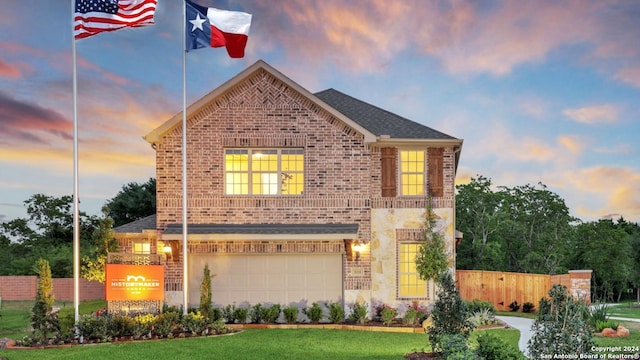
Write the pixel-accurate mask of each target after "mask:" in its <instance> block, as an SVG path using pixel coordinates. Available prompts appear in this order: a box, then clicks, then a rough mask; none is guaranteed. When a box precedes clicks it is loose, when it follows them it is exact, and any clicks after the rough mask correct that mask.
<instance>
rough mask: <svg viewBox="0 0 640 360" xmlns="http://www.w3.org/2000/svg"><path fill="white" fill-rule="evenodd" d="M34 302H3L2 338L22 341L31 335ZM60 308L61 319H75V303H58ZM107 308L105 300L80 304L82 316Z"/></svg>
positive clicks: (0, 318)
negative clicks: (67, 317) (66, 317)
mask: <svg viewBox="0 0 640 360" xmlns="http://www.w3.org/2000/svg"><path fill="white" fill-rule="evenodd" d="M33 304H34V302H33V301H6V300H5V301H3V302H2V309H0V338H5V337H6V338H10V339H22V338H23V337H24V336H27V335H30V334H31V309H32V308H33ZM54 306H58V307H60V313H59V317H60V318H63V317H65V316H70V317H71V319H73V316H74V310H75V309H74V307H73V303H69V302H56V303H55V304H54ZM106 306H107V302H106V301H104V300H94V301H86V302H82V303H80V306H79V308H78V310H79V311H80V314H90V313H92V312H94V311H96V310H99V309H102V308H104V307H106Z"/></svg>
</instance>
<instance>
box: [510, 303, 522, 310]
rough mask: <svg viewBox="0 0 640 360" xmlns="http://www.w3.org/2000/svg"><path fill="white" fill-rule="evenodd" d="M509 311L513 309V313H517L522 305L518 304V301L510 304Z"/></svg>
mask: <svg viewBox="0 0 640 360" xmlns="http://www.w3.org/2000/svg"><path fill="white" fill-rule="evenodd" d="M509 309H511V312H517V311H518V310H520V304H518V302H517V301H514V302H512V303H511V304H509Z"/></svg>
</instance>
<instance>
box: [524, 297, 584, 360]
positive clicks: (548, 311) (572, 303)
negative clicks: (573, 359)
mask: <svg viewBox="0 0 640 360" xmlns="http://www.w3.org/2000/svg"><path fill="white" fill-rule="evenodd" d="M549 297H550V299H549V300H547V299H544V298H543V299H542V300H540V306H539V310H538V317H537V319H536V321H535V322H534V323H533V327H532V329H533V331H534V334H533V337H532V338H531V339H530V340H529V344H528V345H529V355H530V356H531V357H532V358H533V359H540V358H542V356H543V355H547V354H592V353H593V350H591V349H592V347H593V345H594V342H593V338H592V337H591V331H590V329H589V325H588V324H587V321H586V320H585V317H584V315H583V314H584V313H585V308H584V307H585V305H584V303H583V302H579V301H576V300H574V299H573V297H571V296H569V294H568V293H567V288H566V287H565V286H562V285H557V284H556V285H553V287H552V288H551V290H549Z"/></svg>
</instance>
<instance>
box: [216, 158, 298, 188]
mask: <svg viewBox="0 0 640 360" xmlns="http://www.w3.org/2000/svg"><path fill="white" fill-rule="evenodd" d="M303 190H304V154H303V150H302V149H227V150H226V151H225V194H227V195H301V194H302V191H303Z"/></svg>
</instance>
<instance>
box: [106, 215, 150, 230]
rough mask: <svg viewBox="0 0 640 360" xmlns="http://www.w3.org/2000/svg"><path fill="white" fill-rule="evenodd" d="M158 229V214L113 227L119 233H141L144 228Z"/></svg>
mask: <svg viewBox="0 0 640 360" xmlns="http://www.w3.org/2000/svg"><path fill="white" fill-rule="evenodd" d="M155 229H156V215H155V214H153V215H149V216H147V217H143V218H141V219H138V220H135V221H132V222H130V223H127V224H124V225H120V226H118V227H116V228H113V231H115V232H117V233H140V232H142V231H143V230H155Z"/></svg>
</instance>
